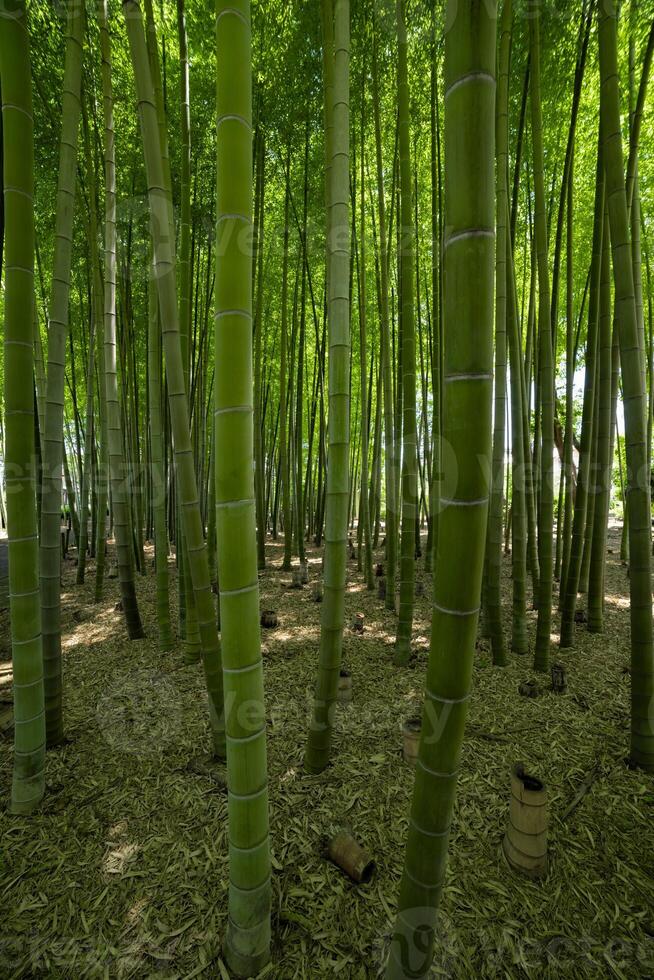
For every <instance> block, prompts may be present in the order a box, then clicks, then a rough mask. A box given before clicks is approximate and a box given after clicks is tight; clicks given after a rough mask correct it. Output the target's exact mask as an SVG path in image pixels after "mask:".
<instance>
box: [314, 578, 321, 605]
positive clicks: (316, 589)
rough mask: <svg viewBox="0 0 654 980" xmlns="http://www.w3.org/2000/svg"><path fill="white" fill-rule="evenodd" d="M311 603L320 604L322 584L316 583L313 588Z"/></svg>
mask: <svg viewBox="0 0 654 980" xmlns="http://www.w3.org/2000/svg"><path fill="white" fill-rule="evenodd" d="M313 601H314V602H322V582H316V584H315V585H314V587H313Z"/></svg>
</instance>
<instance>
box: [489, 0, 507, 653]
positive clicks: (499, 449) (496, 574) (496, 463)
mask: <svg viewBox="0 0 654 980" xmlns="http://www.w3.org/2000/svg"><path fill="white" fill-rule="evenodd" d="M511 22H512V7H511V0H504V6H503V8H502V20H501V26H500V51H499V72H498V86H497V105H496V110H495V114H496V141H497V167H496V170H497V173H496V178H495V179H496V187H497V195H496V212H497V219H496V233H497V242H496V258H495V284H496V285H495V415H494V427H493V462H492V483H491V498H490V508H489V515H488V540H487V545H486V548H487V552H486V575H487V583H486V592H485V598H486V616H487V624H488V629H489V633H490V639H491V647H492V651H493V663H494V664H496V665H498V666H502V667H503V666H505V665H506V663H507V656H506V643H505V641H504V629H503V624H502V598H501V588H500V585H501V572H502V511H503V504H504V456H505V450H506V438H505V431H506V428H505V427H506V334H507V287H508V280H507V247H506V243H507V238H508V213H509V211H508V179H509V163H508V155H509V61H510V54H511V26H512V24H511Z"/></svg>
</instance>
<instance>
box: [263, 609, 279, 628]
mask: <svg viewBox="0 0 654 980" xmlns="http://www.w3.org/2000/svg"><path fill="white" fill-rule="evenodd" d="M261 625H262V626H263V628H264V629H267V630H272V629H275V627H276V626H278V625H279V621H278V619H277V613H276V612H275V610H274V609H264V610H263V612H262V613H261Z"/></svg>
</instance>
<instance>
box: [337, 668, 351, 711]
mask: <svg viewBox="0 0 654 980" xmlns="http://www.w3.org/2000/svg"><path fill="white" fill-rule="evenodd" d="M337 697H338V700H339V701H340V702H341V704H349V703H350V701H351V700H352V674H351V673H350V672H349V670H341V673H340V676H339V678H338V695H337Z"/></svg>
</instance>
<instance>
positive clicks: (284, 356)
mask: <svg viewBox="0 0 654 980" xmlns="http://www.w3.org/2000/svg"><path fill="white" fill-rule="evenodd" d="M290 163H291V148H290V144H289V146H288V147H287V150H286V166H285V170H286V187H285V193H284V253H283V257H282V317H281V328H280V329H281V333H282V336H281V352H280V373H279V469H280V479H281V481H282V514H283V517H284V558H283V560H282V569H283V571H285V572H288V571H290V569H291V556H292V544H293V538H292V533H291V528H292V524H293V518H292V516H291V481H290V466H289V459H288V457H289V453H288V434H287V421H288V405H287V398H286V396H287V388H288V366H287V365H288V353H287V352H288V243H289V236H290V227H289V208H290V198H291V187H290Z"/></svg>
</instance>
